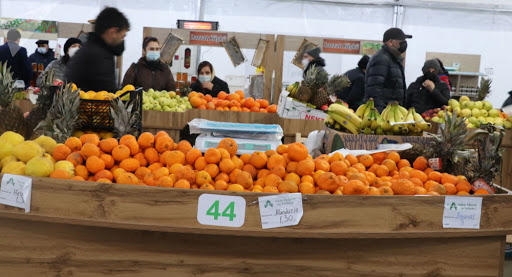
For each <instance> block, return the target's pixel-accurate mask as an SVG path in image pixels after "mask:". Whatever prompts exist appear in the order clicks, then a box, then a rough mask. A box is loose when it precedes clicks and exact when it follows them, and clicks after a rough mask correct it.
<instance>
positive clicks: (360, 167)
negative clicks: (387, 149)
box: [352, 162, 366, 172]
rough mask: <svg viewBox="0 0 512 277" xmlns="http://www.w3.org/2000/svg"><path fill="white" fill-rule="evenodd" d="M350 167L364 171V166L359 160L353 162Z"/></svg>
mask: <svg viewBox="0 0 512 277" xmlns="http://www.w3.org/2000/svg"><path fill="white" fill-rule="evenodd" d="M352 167H353V168H355V169H357V171H359V172H365V171H366V167H365V166H364V165H363V164H362V163H359V162H358V163H355V164H353V165H352Z"/></svg>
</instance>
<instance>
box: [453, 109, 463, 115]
mask: <svg viewBox="0 0 512 277" xmlns="http://www.w3.org/2000/svg"><path fill="white" fill-rule="evenodd" d="M461 111H462V110H461V109H460V107H454V108H453V111H452V112H453V113H455V114H457V115H458V116H459V117H460V116H461V114H460V112H461Z"/></svg>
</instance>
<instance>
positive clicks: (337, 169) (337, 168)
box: [331, 161, 348, 175]
mask: <svg viewBox="0 0 512 277" xmlns="http://www.w3.org/2000/svg"><path fill="white" fill-rule="evenodd" d="M347 169H348V166H347V164H346V163H345V162H344V161H334V162H333V163H331V172H332V173H334V174H336V175H345V173H346V172H347Z"/></svg>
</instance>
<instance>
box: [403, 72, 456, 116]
mask: <svg viewBox="0 0 512 277" xmlns="http://www.w3.org/2000/svg"><path fill="white" fill-rule="evenodd" d="M424 81H425V77H423V76H420V77H418V79H416V81H415V82H414V83H411V84H410V85H409V87H408V88H407V97H406V104H405V107H406V108H410V107H414V109H415V110H416V112H417V113H423V112H424V111H427V110H430V109H435V108H441V107H442V106H444V105H448V100H449V99H450V89H449V88H448V85H447V84H446V83H445V82H441V80H440V79H439V77H437V76H436V78H435V80H434V81H433V82H434V84H435V88H434V90H433V91H432V92H430V91H428V90H427V89H426V88H424V87H423V86H422V84H423V82H424Z"/></svg>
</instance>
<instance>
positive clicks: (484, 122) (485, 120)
mask: <svg viewBox="0 0 512 277" xmlns="http://www.w3.org/2000/svg"><path fill="white" fill-rule="evenodd" d="M477 119H478V121H480V124H487V119H486V118H485V117H483V116H479V117H477Z"/></svg>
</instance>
